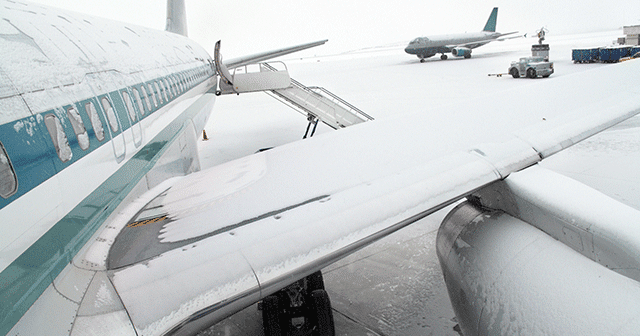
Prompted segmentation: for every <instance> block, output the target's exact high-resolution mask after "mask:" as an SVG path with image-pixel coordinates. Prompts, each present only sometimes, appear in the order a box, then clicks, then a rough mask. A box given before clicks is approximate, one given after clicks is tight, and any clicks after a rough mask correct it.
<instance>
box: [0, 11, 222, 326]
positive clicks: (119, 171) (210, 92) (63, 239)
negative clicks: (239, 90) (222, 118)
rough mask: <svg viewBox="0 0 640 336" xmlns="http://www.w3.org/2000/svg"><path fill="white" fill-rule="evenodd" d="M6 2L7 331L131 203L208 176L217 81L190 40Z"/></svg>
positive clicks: (1, 147)
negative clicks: (202, 164) (205, 159)
mask: <svg viewBox="0 0 640 336" xmlns="http://www.w3.org/2000/svg"><path fill="white" fill-rule="evenodd" d="M2 6H3V8H4V9H3V12H2V17H3V19H4V20H3V22H4V23H3V25H4V28H3V32H4V35H3V36H4V37H5V38H0V50H1V51H0V54H1V55H2V57H0V58H1V59H0V69H1V70H2V71H1V72H0V73H1V74H2V75H1V76H0V88H1V90H0V161H2V162H1V163H0V190H1V192H0V193H1V194H0V196H2V197H0V219H1V220H0V230H1V232H2V235H0V283H2V286H0V316H1V317H2V320H1V321H0V323H1V324H0V334H4V333H7V332H8V331H9V330H10V329H11V328H12V327H13V326H14V324H15V323H16V322H17V321H18V320H19V319H20V318H21V317H22V316H23V314H25V312H26V311H27V310H28V309H29V307H30V306H31V305H32V304H33V302H34V301H35V300H36V299H37V298H38V297H39V296H40V294H42V293H43V292H44V291H45V289H46V288H47V287H48V286H49V285H50V284H51V281H52V279H55V278H56V277H57V276H58V274H60V272H62V271H63V269H65V267H67V266H68V265H69V263H70V261H71V260H72V259H73V258H74V256H75V254H76V253H78V251H79V250H80V249H82V247H83V246H84V244H85V243H86V242H87V241H88V240H89V238H90V237H91V236H92V235H93V233H95V231H96V230H98V228H99V227H100V226H101V224H102V223H104V220H105V219H106V218H108V217H109V216H111V215H113V214H114V211H116V209H117V208H118V206H119V205H120V204H121V203H122V202H123V201H124V200H125V197H126V198H127V199H130V198H131V197H133V196H134V195H139V194H141V193H142V192H144V191H146V190H148V189H149V188H152V187H153V186H155V185H157V184H158V183H160V182H161V181H163V180H165V179H166V178H168V177H171V176H175V175H184V174H187V173H189V172H192V171H195V170H198V169H199V160H198V157H197V152H196V150H195V140H196V138H197V135H198V134H199V133H200V132H201V130H202V128H203V127H204V124H205V123H206V121H207V119H208V116H209V114H210V112H211V109H212V107H213V102H214V100H215V94H214V92H215V85H216V81H215V76H214V70H213V67H212V64H211V57H210V56H209V55H208V53H207V52H206V51H205V50H204V49H202V48H201V47H200V46H199V45H197V44H196V43H195V42H193V41H191V40H189V39H187V38H185V37H184V36H180V35H177V34H173V33H167V32H159V31H154V30H151V29H147V28H143V27H138V26H134V25H128V24H119V23H113V22H110V21H106V20H103V19H100V18H80V17H79V16H78V15H75V14H72V13H68V12H64V11H58V10H52V9H48V8H43V7H41V6H38V5H30V4H16V3H13V2H9V1H4V2H3V3H2ZM87 267H89V268H91V267H92V266H91V265H88V266H87Z"/></svg>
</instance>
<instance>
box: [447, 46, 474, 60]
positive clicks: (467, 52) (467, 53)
mask: <svg viewBox="0 0 640 336" xmlns="http://www.w3.org/2000/svg"><path fill="white" fill-rule="evenodd" d="M451 53H452V54H453V56H459V57H463V56H464V58H469V57H471V49H469V48H465V47H456V48H453V49H452V50H451Z"/></svg>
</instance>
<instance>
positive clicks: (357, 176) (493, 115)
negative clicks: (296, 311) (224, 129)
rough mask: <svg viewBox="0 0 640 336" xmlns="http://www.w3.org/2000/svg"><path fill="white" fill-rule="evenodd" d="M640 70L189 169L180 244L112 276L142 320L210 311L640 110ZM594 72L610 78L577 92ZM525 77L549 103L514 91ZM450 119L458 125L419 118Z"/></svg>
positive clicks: (629, 68)
mask: <svg viewBox="0 0 640 336" xmlns="http://www.w3.org/2000/svg"><path fill="white" fill-rule="evenodd" d="M639 72H640V61H630V62H625V63H623V64H619V65H615V66H607V67H601V68H598V69H595V70H591V71H586V72H583V73H580V74H576V75H571V76H563V77H559V78H557V79H555V80H553V81H539V82H538V83H535V84H533V85H530V86H525V87H523V88H522V90H521V91H519V90H513V91H510V96H512V97H514V98H511V99H513V101H509V99H510V98H509V97H504V100H505V101H504V102H503V103H502V104H496V103H495V97H487V98H486V100H482V101H474V102H473V104H474V106H475V108H476V109H477V111H478V113H476V114H477V116H466V117H464V118H462V117H460V116H458V115H455V114H448V115H446V116H441V114H430V113H425V112H424V111H420V112H419V113H412V114H406V115H401V116H400V117H398V118H396V119H387V120H385V121H384V122H383V121H379V120H378V121H375V122H371V123H366V124H363V125H358V126H354V127H351V128H348V129H344V130H341V131H339V132H332V133H329V134H325V135H321V136H318V137H314V138H311V139H307V140H304V141H300V142H296V143H292V144H289V145H285V146H282V147H278V148H274V149H272V150H270V151H267V152H262V153H258V154H255V155H252V156H249V157H247V158H243V159H240V160H237V161H234V162H230V163H228V164H224V165H221V166H217V167H213V168H211V169H209V170H206V171H203V172H199V173H194V174H192V175H190V176H187V177H185V178H183V179H180V180H178V181H176V182H175V183H174V185H173V187H172V188H171V189H169V190H168V191H167V193H166V197H165V199H164V201H163V206H164V207H165V212H166V214H167V215H168V217H169V218H170V221H169V222H168V223H167V224H166V225H164V227H163V229H162V233H161V235H162V239H163V240H164V241H166V242H171V243H176V242H181V241H182V242H188V244H185V245H182V246H181V247H179V248H175V249H173V250H170V251H167V252H164V253H162V254H160V255H158V256H155V257H154V258H152V259H149V260H146V261H144V262H141V263H138V264H135V265H132V266H129V267H125V268H122V269H117V270H113V271H112V279H113V283H114V285H115V287H116V288H117V290H118V293H119V294H120V296H121V298H122V301H123V303H124V304H125V306H126V307H127V311H128V312H129V313H130V315H131V318H132V320H133V322H134V324H135V326H136V328H137V329H138V330H139V331H143V332H142V333H143V334H146V333H147V331H149V332H150V333H151V334H153V333H156V332H158V333H161V332H164V331H166V330H172V329H173V330H175V328H179V327H181V326H186V325H188V324H189V323H192V322H194V321H197V320H199V319H201V318H203V316H208V318H210V319H211V320H209V322H215V321H218V320H220V319H222V318H224V317H225V316H228V315H230V314H232V313H234V312H236V311H237V310H239V309H241V308H242V307H244V306H246V305H248V304H250V303H251V302H254V301H255V300H257V298H259V297H263V296H265V295H267V294H270V293H272V292H274V291H276V290H278V289H280V288H283V287H284V286H286V285H288V284H289V283H291V282H293V281H295V280H297V279H299V278H301V277H303V276H305V275H308V274H311V273H313V272H314V271H316V270H318V269H321V268H323V267H325V266H326V265H328V264H330V263H332V262H334V261H336V260H338V259H340V258H342V257H344V256H346V255H348V254H349V253H351V252H353V251H355V250H357V249H359V248H361V247H363V246H366V245H367V244H369V243H371V242H373V241H375V240H376V239H379V238H381V237H384V236H386V235H388V234H390V233H391V232H394V231H395V230H398V229H400V228H402V227H404V226H406V225H409V224H411V223H413V222H415V221H416V220H418V219H420V218H423V217H424V216H427V215H429V214H430V213H432V212H434V211H436V210H438V209H441V208H442V207H445V206H447V205H449V204H451V203H453V202H455V201H456V200H458V199H460V198H462V197H464V196H466V195H468V194H469V193H471V192H473V191H474V190H476V189H478V188H480V187H482V186H484V185H486V184H488V183H491V182H492V181H495V180H498V179H501V178H504V177H506V176H508V174H510V173H511V172H514V171H518V170H521V169H525V168H526V167H529V166H531V165H533V164H535V163H536V162H538V161H540V160H541V159H542V158H545V157H547V156H549V155H552V154H553V153H556V152H558V151H560V150H562V149H564V148H566V147H568V146H570V145H572V144H574V143H576V142H578V141H580V140H582V139H584V138H586V137H588V136H591V135H593V134H595V133H597V132H600V131H601V130H602V129H604V128H606V127H609V126H611V125H613V124H615V123H617V122H619V121H622V120H624V119H626V118H629V117H631V116H633V115H635V114H637V113H639V112H640V99H638V97H640V82H639V81H640V79H638V78H637V76H636V74H637V73H639ZM594 82H595V83H601V82H606V83H609V84H610V87H609V88H608V89H607V90H600V91H590V94H589V95H586V96H585V94H584V92H589V91H585V90H589V88H590V87H591V83H594ZM567 87H571V88H572V89H571V90H567V89H566V88H567ZM533 91H535V92H536V97H545V99H547V101H549V102H553V104H548V105H547V106H545V107H544V108H541V106H540V104H525V105H523V104H518V102H519V99H521V97H522V96H528V95H531V94H532V92H533ZM458 103H459V102H458ZM513 106H518V108H516V109H514V108H513ZM438 111H441V109H438ZM436 112H437V111H436ZM515 112H517V113H518V118H513V115H514V113H515ZM436 116H437V117H436ZM439 118H440V119H439ZM458 118H462V119H458ZM452 126H453V127H452ZM444 127H448V129H455V132H451V133H449V134H448V135H447V134H443V133H442V132H425V130H429V129H438V128H444ZM477 144H482V145H477ZM309 153H313V155H310V154H309ZM137 243H143V242H137ZM230 265H231V266H230ZM185 284H188V286H186V285H185ZM184 287H189V288H184ZM183 288H184V289H183ZM168 293H171V295H167V294H168ZM150 306H153V307H152V308H150Z"/></svg>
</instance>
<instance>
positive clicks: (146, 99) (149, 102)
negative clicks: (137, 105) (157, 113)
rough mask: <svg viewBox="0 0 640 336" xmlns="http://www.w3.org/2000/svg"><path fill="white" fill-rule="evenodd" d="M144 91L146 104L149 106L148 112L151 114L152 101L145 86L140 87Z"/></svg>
mask: <svg viewBox="0 0 640 336" xmlns="http://www.w3.org/2000/svg"><path fill="white" fill-rule="evenodd" d="M140 88H141V89H142V96H143V97H144V102H145V103H146V104H147V110H149V112H151V101H150V100H149V94H147V89H145V88H144V84H142V85H140Z"/></svg>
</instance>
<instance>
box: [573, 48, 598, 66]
mask: <svg viewBox="0 0 640 336" xmlns="http://www.w3.org/2000/svg"><path fill="white" fill-rule="evenodd" d="M599 56H600V50H599V49H598V48H592V49H573V50H572V53H571V59H572V60H573V62H575V63H593V62H596V61H597V60H598V58H599Z"/></svg>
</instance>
